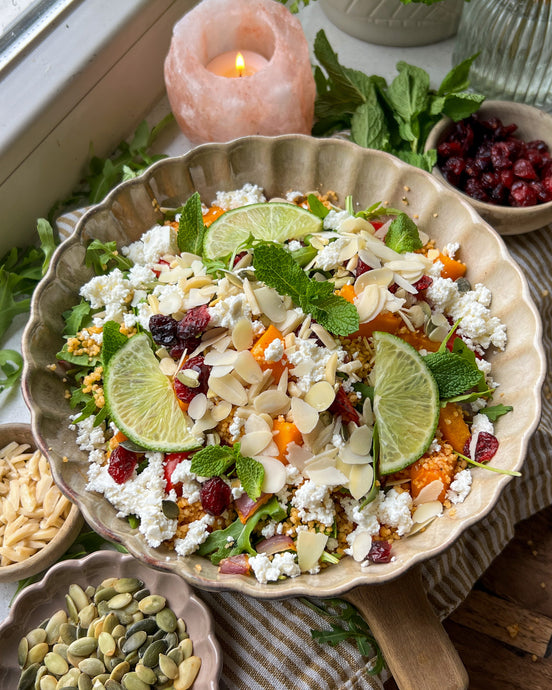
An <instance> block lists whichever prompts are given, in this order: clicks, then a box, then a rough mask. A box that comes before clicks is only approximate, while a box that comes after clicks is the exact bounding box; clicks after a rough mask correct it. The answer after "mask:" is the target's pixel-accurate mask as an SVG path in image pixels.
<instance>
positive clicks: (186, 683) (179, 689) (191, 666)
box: [173, 656, 201, 690]
mask: <svg viewBox="0 0 552 690" xmlns="http://www.w3.org/2000/svg"><path fill="white" fill-rule="evenodd" d="M200 667H201V659H200V658H199V657H198V656H190V657H188V658H187V659H184V661H183V662H182V663H181V664H180V665H179V667H178V677H177V678H175V679H174V684H173V685H174V690H188V688H190V687H191V686H192V683H193V682H194V680H195V679H196V676H197V674H198V673H199V669H200Z"/></svg>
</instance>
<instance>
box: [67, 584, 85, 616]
mask: <svg viewBox="0 0 552 690" xmlns="http://www.w3.org/2000/svg"><path fill="white" fill-rule="evenodd" d="M69 596H70V597H71V599H72V600H73V601H74V602H75V606H76V607H77V611H82V609H83V608H84V607H85V606H88V604H89V603H90V599H89V598H88V595H87V594H86V592H85V591H84V590H83V588H82V587H81V586H80V585H76V584H72V585H69Z"/></svg>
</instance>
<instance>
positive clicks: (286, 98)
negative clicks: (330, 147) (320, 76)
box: [165, 0, 316, 144]
mask: <svg viewBox="0 0 552 690" xmlns="http://www.w3.org/2000/svg"><path fill="white" fill-rule="evenodd" d="M165 84H166V87H167V94H168V97H169V102H170V104H171V108H172V111H173V113H174V116H175V118H176V121H177V122H178V124H179V126H180V128H181V130H182V131H183V132H184V134H185V135H186V136H187V137H188V139H189V140H190V141H191V142H193V143H194V144H198V143H204V142H207V141H229V140H231V139H235V138H237V137H241V136H247V135H250V134H264V135H267V136H275V135H278V134H288V133H301V134H310V131H311V128H312V122H313V116H314V98H315V91H316V89H315V84H314V78H313V76H312V69H311V65H310V59H309V47H308V44H307V40H306V38H305V35H304V33H303V30H302V28H301V24H300V23H299V21H298V20H297V19H296V18H295V17H294V16H293V15H292V14H291V13H290V12H289V10H287V9H286V8H285V7H284V6H283V5H282V4H280V3H278V2H274V1H273V0H203V2H201V3H200V4H199V5H197V6H196V7H195V8H194V9H192V10H191V11H190V12H188V14H186V15H185V16H184V17H183V18H182V19H181V20H180V21H179V22H178V23H177V24H176V25H175V27H174V29H173V37H172V41H171V46H170V50H169V53H168V55H167V58H166V60H165Z"/></svg>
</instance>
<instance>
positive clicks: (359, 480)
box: [349, 463, 374, 501]
mask: <svg viewBox="0 0 552 690" xmlns="http://www.w3.org/2000/svg"><path fill="white" fill-rule="evenodd" d="M373 483H374V468H373V466H372V465H370V464H369V463H367V464H366V465H351V471H350V473H349V491H350V492H351V496H352V497H353V498H354V499H356V500H357V501H358V500H359V499H360V498H362V497H363V496H365V495H366V494H367V493H368V492H369V491H370V489H371V488H372V484H373Z"/></svg>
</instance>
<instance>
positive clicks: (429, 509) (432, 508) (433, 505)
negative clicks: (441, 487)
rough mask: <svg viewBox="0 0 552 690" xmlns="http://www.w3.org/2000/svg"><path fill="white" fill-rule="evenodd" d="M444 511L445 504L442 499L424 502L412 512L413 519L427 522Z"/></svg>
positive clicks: (418, 521) (417, 521)
mask: <svg viewBox="0 0 552 690" xmlns="http://www.w3.org/2000/svg"><path fill="white" fill-rule="evenodd" d="M442 512H443V504H442V503H441V502H440V501H430V502H429V503H422V505H419V506H418V507H417V508H416V509H415V510H414V512H413V513H412V520H413V521H414V522H416V523H422V522H426V521H427V520H430V519H431V518H434V517H437V516H438V515H441V513H442Z"/></svg>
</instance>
